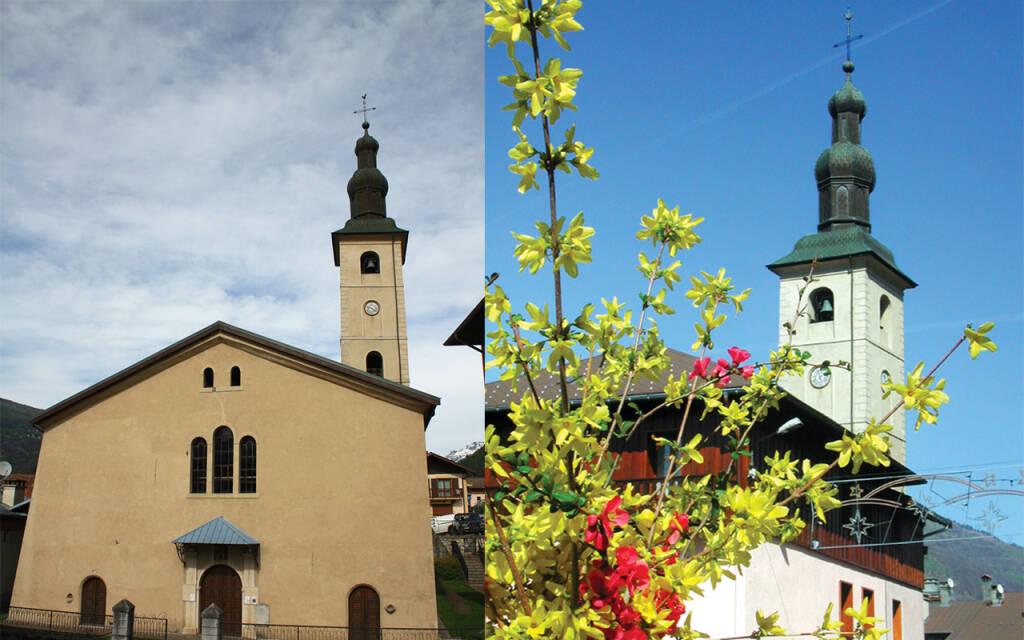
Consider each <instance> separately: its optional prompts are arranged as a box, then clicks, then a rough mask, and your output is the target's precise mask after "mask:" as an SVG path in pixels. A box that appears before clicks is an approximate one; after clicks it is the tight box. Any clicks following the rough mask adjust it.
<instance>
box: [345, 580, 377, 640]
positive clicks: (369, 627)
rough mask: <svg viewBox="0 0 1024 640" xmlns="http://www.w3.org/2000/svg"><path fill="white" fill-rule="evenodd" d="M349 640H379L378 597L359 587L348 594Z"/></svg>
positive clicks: (372, 590)
mask: <svg viewBox="0 0 1024 640" xmlns="http://www.w3.org/2000/svg"><path fill="white" fill-rule="evenodd" d="M348 626H349V633H348V637H349V640H380V596H378V595H377V592H376V591H374V589H373V587H368V586H366V585H361V586H358V587H356V588H355V589H353V590H352V593H350V594H348Z"/></svg>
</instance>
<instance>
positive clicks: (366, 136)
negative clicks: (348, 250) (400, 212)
mask: <svg viewBox="0 0 1024 640" xmlns="http://www.w3.org/2000/svg"><path fill="white" fill-rule="evenodd" d="M379 149H380V143H378V142H377V140H376V139H375V138H374V137H373V136H371V135H370V123H369V122H366V121H364V122H363V135H362V137H361V138H359V139H358V140H356V158H357V163H358V164H357V167H356V170H355V173H353V174H352V177H351V178H350V179H349V181H348V198H349V202H350V203H351V207H352V217H353V218H358V217H360V216H368V215H372V216H381V217H386V216H387V215H388V211H387V205H386V203H385V200H384V198H385V196H387V195H388V180H387V178H385V177H384V174H383V173H381V172H380V170H379V169H377V151H378V150H379Z"/></svg>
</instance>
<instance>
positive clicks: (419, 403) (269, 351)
mask: <svg viewBox="0 0 1024 640" xmlns="http://www.w3.org/2000/svg"><path fill="white" fill-rule="evenodd" d="M214 341H228V342H233V343H235V344H236V346H251V347H255V352H256V353H257V355H264V356H278V357H283V359H284V360H285V361H287V362H290V363H294V364H295V365H297V366H296V368H302V369H303V370H304V371H306V372H307V373H310V374H311V375H318V376H320V377H323V378H326V379H328V380H332V381H335V382H339V383H341V384H343V385H344V386H347V387H349V388H353V389H356V390H357V391H360V392H362V393H365V394H367V395H371V396H374V397H377V398H379V399H382V400H385V401H387V402H391V403H392V404H397V405H399V406H403V407H406V408H409V409H413V410H415V411H418V412H419V413H422V414H423V428H424V429H425V428H426V427H427V424H428V423H429V422H430V418H431V417H432V416H433V415H434V410H435V408H436V407H437V405H439V404H441V399H440V398H438V397H437V396H433V395H430V394H429V393H424V392H423V391H418V390H416V389H413V388H412V387H408V386H406V385H403V384H399V383H397V382H392V381H390V380H387V379H385V378H381V377H380V376H375V375H372V374H369V373H367V372H365V371H362V370H360V369H356V368H355V367H351V366H349V365H347V364H341V363H340V362H335V361H334V360H329V359H327V358H325V357H323V356H318V355H316V354H315V353H310V352H309V351H304V350H302V349H299V348H297V347H293V346H291V345H287V344H285V343H283V342H278V341H277V340H272V339H270V338H267V337H265V336H261V335H259V334H258V333H253V332H251V331H246V330H245V329H242V328H240V327H236V326H234V325H230V324H228V323H226V322H220V321H217V322H214V323H213V324H211V325H209V326H207V327H204V328H203V329H200V330H199V331H197V332H195V333H193V334H192V335H190V336H187V337H185V338H182V339H181V340H179V341H177V342H175V343H174V344H172V345H170V346H168V347H165V348H163V349H161V350H160V351H157V352H156V353H154V354H153V355H151V356H148V357H146V358H143V359H142V360H139V361H138V362H136V363H135V364H133V365H130V366H128V367H126V368H125V369H122V370H121V371H118V372H117V373H115V374H113V375H111V376H109V377H107V378H104V379H103V380H100V381H99V382H97V383H96V384H94V385H92V386H90V387H87V388H86V389H83V390H82V391H79V392H78V393H76V394H74V395H73V396H70V397H68V398H65V399H64V400H61V401H60V402H58V403H57V404H55V405H53V406H51V407H50V408H48V409H46V410H45V411H43V412H42V413H40V414H39V415H38V416H36V417H35V419H34V420H33V424H34V425H35V426H36V427H38V428H40V429H45V428H46V427H48V426H51V425H52V424H55V423H57V422H59V421H60V420H61V419H62V417H63V416H67V415H70V414H71V412H73V411H74V410H75V409H76V408H79V407H81V406H83V405H84V404H85V403H87V402H88V401H90V400H91V399H93V398H95V397H96V396H98V395H99V394H101V393H103V392H105V391H108V390H113V389H116V388H117V387H118V386H119V385H121V384H122V383H125V382H126V381H128V380H129V379H130V378H132V377H133V376H136V375H138V374H141V373H143V372H144V371H145V370H147V369H149V368H151V367H154V366H156V365H158V364H160V363H163V362H166V361H169V360H172V359H174V358H180V359H183V358H184V357H188V356H189V355H191V354H192V353H195V352H197V351H199V350H202V349H205V348H206V346H207V343H211V342H214Z"/></svg>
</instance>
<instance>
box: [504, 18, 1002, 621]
mask: <svg viewBox="0 0 1024 640" xmlns="http://www.w3.org/2000/svg"><path fill="white" fill-rule="evenodd" d="M488 2H489V4H490V7H491V10H490V11H489V12H488V13H487V14H486V18H485V21H486V23H487V25H489V26H490V28H491V35H490V43H491V45H499V44H500V45H503V46H505V47H506V49H507V51H508V55H509V59H510V62H511V64H512V68H513V73H512V74H510V75H507V76H502V77H501V78H499V81H500V82H501V83H502V84H503V85H505V86H507V87H509V88H510V89H511V93H512V102H511V104H509V105H508V107H506V109H507V110H510V111H512V112H514V115H513V117H512V129H513V132H514V133H515V135H516V138H517V139H518V142H516V143H515V145H514V146H513V147H512V148H511V149H510V150H509V157H510V158H511V159H512V161H513V164H512V165H511V166H510V167H509V169H510V171H511V172H512V173H513V174H515V175H516V176H518V178H519V184H518V190H519V191H520V192H521V193H525V192H527V191H530V190H532V189H538V190H539V189H540V183H539V182H538V180H539V179H542V180H544V182H545V183H546V188H547V192H548V194H547V195H548V201H549V203H550V216H549V219H548V220H546V221H538V222H536V223H535V229H536V235H529V234H525V233H515V234H514V237H515V238H516V240H517V245H516V249H515V256H516V257H517V259H518V261H519V265H520V268H521V270H524V271H528V272H529V273H531V274H537V273H540V272H541V270H542V269H546V268H547V269H549V270H550V273H551V277H552V281H553V285H554V286H553V302H554V305H553V309H551V308H549V307H548V305H538V304H535V303H527V304H526V305H525V306H524V307H523V308H522V312H519V311H517V310H515V308H514V307H513V305H512V302H511V301H510V300H509V299H508V298H507V297H506V295H505V293H504V291H503V290H502V288H501V287H500V286H497V285H492V286H490V287H489V288H488V290H487V291H486V298H485V299H486V309H487V318H488V321H489V322H490V323H491V324H492V331H491V332H490V333H489V334H488V336H489V338H490V341H489V344H488V346H487V352H488V354H489V356H490V359H489V360H488V363H487V365H488V367H491V368H493V369H496V370H497V371H498V372H499V376H500V379H502V380H506V381H514V382H515V384H516V385H517V386H516V389H517V393H518V399H517V401H515V402H512V403H511V405H510V411H509V418H510V420H511V422H512V423H513V425H514V427H515V428H514V431H513V432H512V433H511V434H507V437H506V438H504V439H503V438H502V437H500V436H499V435H498V434H496V433H495V431H494V429H493V428H492V427H488V429H487V432H486V435H485V437H486V445H487V467H488V469H489V470H490V472H491V473H492V475H493V476H494V477H495V478H496V479H497V481H498V482H499V483H500V487H499V488H498V489H497V490H496V491H495V492H494V493H493V495H491V496H488V498H487V506H486V512H487V513H486V518H487V524H488V527H487V581H486V596H487V603H486V608H485V610H486V614H487V627H488V630H489V633H490V634H491V635H492V636H493V637H495V638H499V639H501V638H568V639H576V638H597V639H600V638H604V639H606V640H611V639H614V640H646V639H649V638H666V637H676V638H695V637H699V636H700V634H699V632H698V631H697V630H696V629H693V628H692V626H691V618H690V613H689V612H688V611H687V606H686V605H687V602H689V601H690V600H692V599H693V597H694V596H696V595H700V594H701V593H702V590H703V589H704V588H705V587H706V586H707V585H710V586H711V587H714V586H715V585H717V584H718V583H719V582H721V581H722V580H725V579H731V578H733V577H734V576H735V575H736V572H737V571H739V570H741V569H742V568H743V567H745V566H747V565H748V564H749V562H750V558H751V552H752V551H753V550H754V549H755V548H756V547H758V546H759V545H761V544H763V543H765V542H768V541H778V542H783V543H784V542H786V541H789V540H792V539H793V538H794V537H796V536H797V535H799V534H800V532H801V531H802V530H803V528H804V526H805V522H804V521H803V519H802V518H801V517H800V515H799V509H798V508H797V507H804V506H808V507H809V508H810V509H811V511H812V512H813V513H814V514H815V516H816V517H817V518H820V519H822V520H824V519H825V518H826V516H827V512H828V511H829V510H830V509H833V508H834V507H836V506H837V505H838V504H839V501H838V500H837V499H836V494H837V491H836V489H835V487H833V486H832V485H831V484H829V483H828V482H827V481H826V480H825V475H826V474H827V473H828V472H830V471H832V470H833V469H835V468H837V467H840V468H845V467H847V466H851V467H852V470H853V471H854V472H856V471H857V470H858V469H859V468H860V467H861V465H863V464H868V465H876V466H885V465H888V464H889V458H888V455H887V452H888V448H889V445H888V435H887V432H888V431H890V430H891V429H892V427H891V426H890V425H888V424H886V421H887V420H888V419H889V418H890V417H891V416H892V415H893V414H894V413H895V412H896V411H897V410H898V409H900V408H901V407H902V408H906V409H907V410H912V411H916V412H917V414H918V425H920V423H921V421H925V422H934V421H935V418H936V417H937V415H938V410H939V408H940V406H941V405H942V404H943V403H944V402H946V401H947V400H948V397H947V396H946V394H945V393H944V392H943V385H944V381H942V380H938V381H936V379H935V378H934V373H935V370H936V369H937V368H938V366H939V365H941V364H942V362H944V361H945V358H943V359H942V361H940V362H939V364H938V365H936V366H935V367H933V368H932V370H931V371H929V372H928V373H927V374H924V373H923V365H921V366H918V367H917V368H916V369H914V371H913V372H912V373H911V374H910V375H909V376H908V377H907V380H906V381H905V383H904V382H900V383H896V382H892V383H890V384H889V385H888V386H887V387H886V391H887V395H889V394H892V395H894V396H896V397H898V398H899V402H897V403H896V405H895V406H894V407H893V409H892V411H890V412H889V414H888V415H886V416H884V417H882V418H880V419H878V420H877V421H872V422H871V424H870V425H869V426H868V428H867V429H866V430H865V431H864V432H863V433H858V434H854V433H846V434H844V435H843V437H842V438H841V439H840V440H838V441H836V442H833V443H830V444H829V445H828V449H829V450H832V451H835V452H836V453H837V455H836V457H835V458H834V459H832V461H831V462H829V463H814V462H812V461H810V460H792V459H791V457H790V453H788V452H786V453H784V454H775V455H774V456H772V457H769V458H768V459H766V460H765V461H764V463H765V468H764V471H763V472H761V473H759V474H757V475H756V477H754V478H753V479H751V480H750V481H749V482H744V483H740V482H739V481H738V480H737V479H736V478H735V476H736V474H735V473H733V471H734V465H738V464H739V460H741V459H744V458H747V459H749V457H750V455H751V453H750V451H749V444H750V434H751V430H752V429H753V427H754V426H755V425H756V424H757V423H758V422H759V421H760V420H762V419H763V418H764V417H765V415H766V413H767V412H768V411H770V410H772V409H776V408H778V406H779V405H778V403H779V401H780V399H781V398H782V397H783V396H784V395H785V394H784V392H783V391H782V390H781V389H780V387H779V382H780V380H781V379H783V378H784V377H785V376H800V375H803V373H804V370H805V368H806V367H809V366H820V367H823V368H826V369H827V368H828V367H830V366H836V367H839V366H847V365H846V364H845V363H829V362H814V361H813V355H812V354H811V353H808V352H806V351H801V350H800V349H797V348H795V347H793V346H792V344H791V342H792V337H793V333H792V327H794V326H796V318H794V319H793V322H790V323H788V324H787V325H786V326H787V327H789V337H790V339H789V340H788V341H787V343H786V344H783V345H782V346H780V347H779V348H778V349H776V350H774V351H772V352H771V353H770V354H768V357H767V358H766V359H765V360H763V361H761V362H752V361H751V354H750V352H749V351H747V350H745V349H742V348H740V347H731V348H729V349H726V350H725V351H724V353H723V352H722V351H721V349H720V348H718V347H716V345H715V342H714V334H715V331H716V330H717V329H718V328H719V327H721V326H722V325H723V324H724V323H725V322H726V321H727V316H728V315H729V314H730V313H733V314H739V313H740V312H742V310H743V302H744V301H745V300H746V299H747V297H748V295H749V290H742V291H737V290H736V288H735V287H734V285H733V284H732V280H731V278H729V277H727V276H726V271H725V270H724V269H722V270H720V271H718V273H716V274H710V273H704V272H702V273H700V274H699V275H697V276H692V277H691V278H690V279H689V281H690V285H691V286H690V288H689V289H688V290H687V291H686V292H685V298H686V299H687V300H688V301H689V303H690V304H691V305H692V307H693V308H694V309H695V310H696V313H697V315H698V319H697V322H696V324H695V325H694V330H695V337H696V339H695V341H694V343H693V346H692V348H693V349H694V350H696V351H697V352H698V357H697V359H696V361H695V363H694V365H693V368H692V370H691V371H689V372H684V373H683V374H681V375H679V376H678V377H677V376H669V377H668V378H667V383H666V384H665V386H664V390H663V391H664V399H663V400H661V401H660V402H659V403H658V404H657V406H655V407H654V408H653V409H651V410H649V411H647V412H645V413H639V412H638V411H636V410H635V408H631V407H629V406H628V405H627V401H626V397H627V396H628V395H629V393H630V390H631V388H632V387H633V385H634V384H635V382H636V381H637V380H639V379H642V378H647V379H653V380H659V379H662V376H663V374H664V373H665V371H666V369H667V367H668V364H669V363H668V358H667V355H666V353H667V350H666V347H665V345H664V343H663V342H662V340H661V338H660V337H659V333H658V325H657V321H658V319H660V318H663V317H666V316H669V315H672V314H674V313H675V311H674V309H673V308H672V307H671V306H670V304H669V296H670V294H671V293H672V292H674V290H675V286H676V285H677V284H678V283H680V282H682V276H680V275H679V270H680V267H681V266H682V263H681V260H680V259H676V256H677V255H681V254H683V253H685V251H686V250H688V249H690V248H692V247H693V246H694V245H696V244H697V243H699V242H700V241H701V239H700V236H699V235H698V233H697V228H698V227H699V225H700V224H701V222H702V218H698V217H694V216H692V215H689V214H680V213H679V207H669V206H667V205H666V204H665V203H664V202H663V201H661V200H659V201H658V202H657V204H656V206H655V207H654V208H653V210H652V211H651V213H650V215H646V216H643V217H642V218H641V220H640V229H639V231H638V232H637V239H638V240H640V241H643V242H649V243H650V246H651V249H650V251H651V253H650V254H648V253H643V252H642V253H640V255H639V258H638V265H637V268H638V269H639V271H640V273H641V274H642V276H643V278H644V279H645V286H644V290H643V291H644V292H643V293H642V294H641V295H640V303H641V304H640V308H639V309H638V310H637V311H636V312H633V311H630V310H628V309H627V308H626V305H624V304H623V303H620V302H619V301H618V299H617V298H612V299H610V300H607V299H602V300H601V303H600V305H597V304H587V305H585V306H583V308H581V309H579V310H578V313H576V314H575V315H567V314H566V312H565V309H564V308H563V304H562V282H563V281H562V276H563V275H565V276H567V277H569V278H575V277H577V276H578V275H579V271H580V266H581V265H586V264H588V263H589V262H590V261H591V238H592V237H593V235H594V230H593V229H592V228H590V227H587V226H586V225H585V223H584V216H583V214H582V213H580V214H578V215H576V216H575V217H573V218H572V219H571V220H568V221H567V220H566V219H565V218H564V217H561V216H559V215H558V207H557V191H556V172H559V171H561V172H564V173H567V174H573V173H576V174H578V175H579V176H580V177H582V178H586V179H596V178H598V177H599V173H598V171H597V170H596V169H595V168H594V167H593V166H591V165H590V160H591V158H592V156H593V154H594V150H593V149H592V148H589V147H587V146H586V145H585V144H584V143H583V142H581V141H580V140H578V139H577V137H576V129H575V126H569V127H568V128H567V129H566V130H565V131H564V137H563V140H564V141H563V142H561V143H555V142H553V141H552V140H553V133H552V129H553V125H555V123H556V122H558V120H559V119H560V118H561V117H562V116H563V115H564V114H565V112H566V111H574V110H575V108H576V107H575V105H574V104H573V100H574V98H575V96H576V92H577V87H578V84H579V81H580V79H581V78H582V76H583V72H582V71H580V70H579V69H574V68H569V67H566V66H564V65H563V64H562V61H561V60H560V59H558V58H551V59H548V60H546V61H543V62H542V61H541V51H540V48H539V41H540V40H541V39H544V38H550V39H553V40H554V41H555V42H556V43H557V44H558V45H560V46H561V47H562V48H564V49H568V43H567V41H566V35H567V34H571V33H574V32H577V31H580V30H581V29H582V26H581V25H580V23H579V22H578V21H577V19H576V14H577V12H578V11H579V9H580V8H581V6H582V2H581V1H580V0H536V5H537V6H534V0H488ZM522 50H525V51H526V52H527V54H528V58H527V59H526V60H521V59H519V58H518V57H517V55H518V53H519V52H520V51H522ZM526 124H535V125H537V128H538V132H539V133H540V134H541V135H542V140H543V141H542V142H537V143H534V142H532V141H531V139H530V137H529V136H528V135H527V133H526V132H525V131H524V129H523V126H524V125H526ZM812 271H813V269H812ZM812 282H814V277H813V273H810V274H808V276H807V277H806V278H805V281H804V285H803V288H802V289H801V290H800V303H798V305H797V309H798V310H797V314H798V315H800V314H804V313H806V312H805V305H804V304H803V298H804V292H805V291H806V289H807V287H808V286H810V285H811V283H812ZM552 312H553V316H552ZM991 328H992V327H991V323H989V324H985V325H982V326H981V327H979V328H978V329H977V330H973V329H971V328H970V327H968V329H967V330H966V331H965V333H964V335H963V337H961V338H960V339H959V340H958V341H957V343H956V345H954V347H953V350H955V349H956V348H957V347H959V346H960V344H962V343H963V342H965V341H966V342H968V343H969V345H970V351H971V355H972V357H975V356H977V355H978V353H979V352H980V351H982V350H989V351H994V350H995V345H994V343H992V342H991V340H990V339H989V338H988V337H987V336H986V334H987V333H988V332H989V331H990V330H991ZM953 350H951V352H950V353H952V351H953ZM583 354H586V357H584V355H583ZM948 356H949V354H947V356H946V357H948ZM595 363H600V364H595ZM542 375H551V376H553V377H554V379H555V380H556V381H557V387H558V393H556V394H555V396H554V397H548V396H542V395H541V394H540V393H539V392H538V390H537V389H538V385H537V381H538V377H539V376H542ZM734 377H740V378H743V379H744V380H745V381H746V384H745V385H744V386H743V387H742V389H741V391H740V392H739V393H738V394H737V395H735V396H732V395H731V396H728V397H727V396H726V394H725V393H724V392H723V388H724V387H726V386H727V385H729V383H730V381H731V380H732V379H733V378H734ZM570 379H572V380H573V381H574V386H575V388H576V389H577V392H576V396H574V399H573V401H572V402H570V394H569V391H568V388H569V380H570ZM695 404H697V405H699V409H700V410H701V411H702V412H703V414H704V415H711V414H713V415H715V416H716V417H717V430H718V432H719V433H721V434H722V435H723V436H725V437H726V439H727V440H728V441H729V442H730V443H731V450H730V451H728V453H729V455H730V458H729V459H730V460H731V462H730V463H729V466H728V468H727V469H726V472H725V473H724V474H720V476H719V478H718V480H719V481H718V483H717V484H714V485H712V484H711V482H710V481H711V477H710V476H703V477H688V476H684V475H683V474H682V472H681V470H682V469H683V467H684V466H685V465H687V464H689V463H691V462H695V463H700V462H702V461H703V455H702V453H701V451H700V444H701V441H702V436H701V435H699V434H698V435H693V436H692V437H689V438H687V437H686V435H687V434H685V427H686V424H687V420H688V418H689V416H690V414H691V409H692V408H693V406H694V405H695ZM669 407H673V408H675V409H679V410H681V411H682V416H683V417H682V420H681V421H680V423H679V427H678V430H677V433H676V435H675V438H659V439H657V441H658V443H659V444H660V445H661V446H664V447H666V448H667V450H668V452H669V457H668V468H667V470H666V471H665V474H664V475H665V477H664V479H663V482H661V483H660V485H659V487H658V489H657V490H656V491H655V492H654V493H652V494H647V493H641V492H638V491H637V490H636V489H635V488H634V487H633V486H632V485H630V484H626V485H625V486H624V487H617V486H615V485H614V484H613V482H612V478H613V474H614V473H615V470H616V468H617V465H618V463H619V456H618V455H616V454H615V453H613V452H611V451H610V445H611V443H612V441H613V440H614V439H616V438H625V437H628V436H629V435H630V434H632V433H634V432H635V430H636V429H637V428H638V426H640V425H641V424H642V423H643V422H644V421H646V420H648V419H650V417H651V416H652V415H654V414H656V413H657V412H658V411H661V410H664V409H666V408H669ZM845 613H846V614H847V615H849V616H851V618H852V619H854V620H855V621H856V631H855V635H856V637H860V638H876V637H879V636H880V635H881V634H882V633H883V632H884V629H879V628H877V627H876V626H874V625H875V624H876V623H877V622H878V620H876V619H874V618H872V617H870V616H868V615H867V608H866V603H865V605H864V606H862V607H861V608H860V609H854V608H851V609H848V610H847V611H846V612H845ZM756 619H757V625H758V628H757V629H754V630H751V632H750V636H749V637H763V636H770V635H780V634H783V633H785V631H784V630H783V629H782V628H781V627H779V626H778V624H777V621H778V615H777V614H774V613H769V614H764V613H762V612H760V611H758V612H757V616H756ZM839 628H840V626H839V623H838V622H837V621H836V620H833V619H832V617H831V606H830V607H829V608H828V610H827V611H826V612H825V617H824V620H823V621H822V623H821V624H820V626H819V627H818V628H816V629H804V630H798V631H799V632H801V633H805V634H808V635H815V636H817V637H821V638H837V637H839V636H840V632H839Z"/></svg>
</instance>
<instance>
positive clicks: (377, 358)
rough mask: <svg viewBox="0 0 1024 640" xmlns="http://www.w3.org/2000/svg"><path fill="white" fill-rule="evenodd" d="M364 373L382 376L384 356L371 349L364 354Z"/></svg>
mask: <svg viewBox="0 0 1024 640" xmlns="http://www.w3.org/2000/svg"><path fill="white" fill-rule="evenodd" d="M366 373H369V374H372V375H375V376H381V377H384V358H383V357H382V356H381V355H380V353H378V352H376V351H371V352H370V353H368V354H366Z"/></svg>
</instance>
